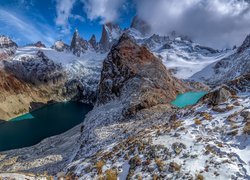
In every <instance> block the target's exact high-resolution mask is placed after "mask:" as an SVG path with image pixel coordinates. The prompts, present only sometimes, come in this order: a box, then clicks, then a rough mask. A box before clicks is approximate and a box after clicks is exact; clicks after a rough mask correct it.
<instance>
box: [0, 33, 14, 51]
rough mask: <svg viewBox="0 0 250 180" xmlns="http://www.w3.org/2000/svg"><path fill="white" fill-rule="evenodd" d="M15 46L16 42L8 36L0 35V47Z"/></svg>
mask: <svg viewBox="0 0 250 180" xmlns="http://www.w3.org/2000/svg"><path fill="white" fill-rule="evenodd" d="M9 47H17V44H16V43H15V42H14V41H13V40H12V39H11V38H9V37H8V36H5V35H0V48H9Z"/></svg>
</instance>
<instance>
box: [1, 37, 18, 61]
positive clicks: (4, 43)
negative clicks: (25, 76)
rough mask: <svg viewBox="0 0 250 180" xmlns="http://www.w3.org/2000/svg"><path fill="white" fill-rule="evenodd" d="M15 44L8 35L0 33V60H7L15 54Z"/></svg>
mask: <svg viewBox="0 0 250 180" xmlns="http://www.w3.org/2000/svg"><path fill="white" fill-rule="evenodd" d="M16 49H17V44H16V43H15V42H14V41H12V40H11V39H10V38H9V37H7V36H3V35H0V60H7V59H8V58H9V57H10V56H12V55H13V54H15V52H16Z"/></svg>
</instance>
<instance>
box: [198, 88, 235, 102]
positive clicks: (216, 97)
mask: <svg viewBox="0 0 250 180" xmlns="http://www.w3.org/2000/svg"><path fill="white" fill-rule="evenodd" d="M233 95H236V92H235V91H234V90H232V89H231V88H229V87H228V86H221V87H219V88H217V89H215V90H213V91H212V92H209V93H208V94H206V95H205V96H204V97H203V98H202V99H201V100H200V101H202V102H205V103H207V104H209V105H212V106H216V105H219V104H222V103H224V102H226V101H227V100H228V99H230V98H231V97H232V96H233Z"/></svg>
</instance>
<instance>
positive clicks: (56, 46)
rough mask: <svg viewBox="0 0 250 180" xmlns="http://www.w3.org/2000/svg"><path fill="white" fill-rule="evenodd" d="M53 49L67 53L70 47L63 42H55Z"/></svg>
mask: <svg viewBox="0 0 250 180" xmlns="http://www.w3.org/2000/svg"><path fill="white" fill-rule="evenodd" d="M52 48H53V49H55V50H56V51H58V52H62V51H69V49H70V47H69V45H67V44H65V43H64V42H63V41H61V40H60V41H56V42H55V44H54V45H53V46H52Z"/></svg>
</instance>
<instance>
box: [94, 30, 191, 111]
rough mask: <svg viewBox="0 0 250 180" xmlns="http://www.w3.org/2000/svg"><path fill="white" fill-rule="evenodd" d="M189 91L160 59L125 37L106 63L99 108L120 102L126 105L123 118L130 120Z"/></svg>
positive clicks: (102, 76)
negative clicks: (114, 101)
mask: <svg viewBox="0 0 250 180" xmlns="http://www.w3.org/2000/svg"><path fill="white" fill-rule="evenodd" d="M186 90H187V88H186V87H185V85H184V83H182V82H181V81H180V80H178V79H176V78H174V77H172V76H171V74H170V72H169V71H168V70H167V69H166V67H165V66H164V65H163V64H162V62H161V61H160V60H159V59H158V58H156V57H155V56H154V55H153V54H152V53H150V52H149V51H148V50H147V49H146V48H145V47H141V46H139V45H137V44H136V43H135V42H133V40H132V39H131V38H130V37H129V36H128V35H126V34H123V35H122V37H121V38H120V40H119V42H118V43H117V44H116V45H114V46H113V47H112V49H111V51H110V53H109V54H108V57H107V58H106V59H105V61H104V63H103V70H102V74H101V81H100V84H99V89H98V97H97V104H105V103H107V102H109V101H110V100H113V99H118V98H119V100H120V101H124V103H125V104H127V106H126V108H125V109H124V111H123V115H124V116H129V115H134V114H136V113H137V112H138V111H140V110H142V109H147V108H150V107H153V106H155V105H158V104H166V103H170V102H171V101H172V100H173V99H175V97H176V95H177V94H179V93H181V92H185V91H186Z"/></svg>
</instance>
